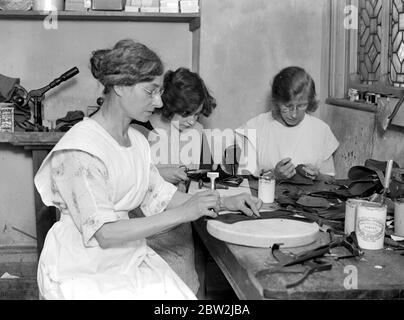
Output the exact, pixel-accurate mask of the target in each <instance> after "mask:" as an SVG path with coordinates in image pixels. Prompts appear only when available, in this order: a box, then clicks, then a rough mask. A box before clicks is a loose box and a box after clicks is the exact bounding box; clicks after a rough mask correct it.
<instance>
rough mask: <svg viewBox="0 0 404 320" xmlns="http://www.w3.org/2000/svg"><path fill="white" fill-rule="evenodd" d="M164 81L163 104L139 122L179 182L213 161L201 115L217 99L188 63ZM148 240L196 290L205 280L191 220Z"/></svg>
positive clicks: (164, 171) (165, 173)
mask: <svg viewBox="0 0 404 320" xmlns="http://www.w3.org/2000/svg"><path fill="white" fill-rule="evenodd" d="M163 87H164V93H163V94H162V96H161V99H162V101H163V107H162V108H159V109H156V110H155V111H154V113H153V115H152V116H151V117H150V120H149V122H147V123H141V122H138V121H133V123H134V124H135V125H134V127H135V128H136V129H138V130H139V131H141V132H142V133H143V134H144V135H145V136H146V137H147V138H148V140H149V143H150V145H151V150H152V157H153V155H154V157H153V160H154V163H155V164H156V167H157V169H158V170H159V172H160V175H161V176H162V177H163V178H164V179H165V180H166V181H169V182H171V183H173V184H179V183H180V182H182V181H185V180H187V175H186V173H185V168H188V169H197V168H200V167H202V168H203V167H205V168H206V167H209V166H210V165H211V157H210V152H209V148H208V145H207V143H206V140H204V136H203V131H202V130H203V127H202V125H201V124H200V123H199V122H198V119H199V117H200V115H204V116H205V117H208V116H209V115H210V114H211V112H212V110H213V109H214V108H215V107H216V102H215V100H214V98H213V97H212V96H211V95H210V94H209V92H208V89H207V88H206V85H205V83H204V81H203V80H202V79H201V77H200V76H199V75H198V74H197V73H195V72H192V71H190V70H189V69H186V68H178V69H177V70H175V71H171V70H169V71H167V72H166V73H165V75H164V85H163ZM204 141H205V144H203V142H204ZM202 146H203V147H202ZM202 149H203V151H204V152H203V151H202ZM184 150H186V151H187V152H183V151H184ZM179 186H180V187H181V186H182V184H179ZM147 244H148V245H149V246H150V247H151V248H152V249H154V250H155V251H156V252H157V253H158V254H159V255H160V256H162V257H163V258H164V259H165V260H166V261H167V263H168V264H169V265H170V267H171V268H172V269H173V270H174V271H175V272H176V273H177V274H178V275H179V276H180V277H181V279H182V280H183V281H184V282H185V283H186V284H187V285H188V286H189V287H190V288H191V289H192V291H193V292H194V293H195V294H196V293H197V291H198V287H199V281H198V276H197V273H196V269H195V257H194V256H195V252H194V251H195V250H194V245H193V237H192V228H191V225H190V224H189V223H188V224H182V225H179V226H176V227H175V228H174V229H172V230H168V231H167V232H164V233H162V234H158V235H155V236H152V237H149V238H148V239H147Z"/></svg>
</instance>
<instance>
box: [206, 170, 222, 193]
mask: <svg viewBox="0 0 404 320" xmlns="http://www.w3.org/2000/svg"><path fill="white" fill-rule="evenodd" d="M207 176H208V178H209V179H210V188H211V189H212V190H215V189H216V183H215V180H216V179H217V178H219V172H208V173H207Z"/></svg>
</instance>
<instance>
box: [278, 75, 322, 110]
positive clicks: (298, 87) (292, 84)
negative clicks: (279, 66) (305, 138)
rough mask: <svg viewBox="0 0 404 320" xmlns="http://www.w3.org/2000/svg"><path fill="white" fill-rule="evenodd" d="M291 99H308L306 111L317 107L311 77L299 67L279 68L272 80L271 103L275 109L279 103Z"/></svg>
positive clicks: (314, 87) (314, 88) (284, 102)
mask: <svg viewBox="0 0 404 320" xmlns="http://www.w3.org/2000/svg"><path fill="white" fill-rule="evenodd" d="M291 101H308V107H307V109H306V112H307V113H313V112H315V111H316V110H317V108H318V101H317V99H316V86H315V84H314V81H313V79H312V77H311V76H310V75H309V74H308V73H307V72H306V71H305V70H304V69H303V68H300V67H287V68H285V69H283V70H281V71H280V72H279V73H278V74H277V75H276V76H275V77H274V80H273V82H272V103H273V105H274V107H275V110H277V109H279V105H280V104H286V103H288V102H291Z"/></svg>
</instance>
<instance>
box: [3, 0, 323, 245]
mask: <svg viewBox="0 0 404 320" xmlns="http://www.w3.org/2000/svg"><path fill="white" fill-rule="evenodd" d="M326 4H327V1H324V0H283V1H279V0H254V1H251V0H237V1H235V0H220V1H212V0H202V9H201V10H202V21H201V25H202V26H201V51H200V73H201V75H202V77H203V78H204V79H205V81H206V83H207V85H208V87H209V88H210V89H211V91H212V93H213V95H214V96H215V97H216V99H217V101H218V107H217V109H216V110H215V112H214V113H213V114H212V116H211V117H210V118H208V119H205V121H204V122H205V125H206V126H207V127H211V128H212V127H217V128H222V129H223V128H235V127H237V126H238V125H240V124H242V123H243V122H245V121H246V120H248V119H249V118H251V117H253V116H255V115H257V114H259V113H261V112H264V111H266V107H267V102H266V99H267V95H268V93H269V85H270V81H271V79H272V77H273V76H274V75H275V74H276V73H277V72H278V71H279V70H280V69H282V68H283V67H286V66H289V65H299V66H302V67H304V68H305V69H306V70H307V71H308V72H309V73H311V75H312V76H313V78H314V80H315V81H316V84H317V88H318V91H319V96H321V97H322V96H323V95H324V94H323V92H322V90H321V89H322V88H323V87H324V84H326V83H327V82H328V79H326V78H325V77H324V67H323V65H324V61H325V60H324V59H325V58H324V56H325V55H324V43H325V40H324V21H325V17H326V16H327V14H328V11H327V6H326ZM161 26H164V28H161ZM128 36H132V37H136V38H137V39H138V40H140V41H143V42H145V43H146V44H149V45H150V46H151V47H152V48H154V49H156V51H158V52H159V53H160V55H161V57H163V58H164V60H165V61H166V63H167V65H169V66H173V67H175V66H179V65H185V66H190V65H191V33H190V32H189V31H188V25H182V24H181V25H177V24H164V25H160V24H159V25H156V24H149V23H133V22H108V23H103V22H74V23H73V22H67V21H61V22H59V30H58V31H57V32H55V31H48V30H44V29H43V28H42V25H41V24H40V22H39V21H16V22H10V21H1V20H0V43H1V46H2V49H3V50H0V73H3V74H6V75H9V76H16V77H17V76H19V77H21V78H22V81H21V82H22V85H23V86H25V87H27V88H29V89H31V88H32V89H33V88H38V87H40V86H42V85H46V84H48V82H50V81H51V80H53V79H54V78H55V77H57V76H59V75H60V74H61V73H63V72H64V71H66V70H67V69H69V68H70V67H72V66H74V65H77V66H78V67H79V69H80V71H81V73H80V75H79V76H77V77H75V79H74V80H72V82H70V83H66V84H65V85H64V86H63V87H62V86H61V87H60V89H62V88H63V91H62V90H58V89H56V90H54V91H53V92H52V93H50V94H49V95H48V98H47V101H46V105H47V107H46V110H45V117H48V118H51V119H56V118H57V117H59V116H61V115H64V113H65V112H66V110H67V109H72V108H71V107H73V108H74V109H76V108H78V107H83V108H85V107H86V106H87V105H90V104H94V101H95V99H96V97H97V96H98V94H99V92H100V91H101V88H100V87H99V86H98V85H97V84H96V82H95V81H94V80H93V79H92V77H91V76H90V72H89V69H88V58H89V54H90V52H91V50H94V49H97V48H103V47H105V46H109V45H112V44H113V43H114V42H115V41H116V40H118V39H121V38H124V37H128ZM167 39H169V41H167ZM4 48H8V49H7V50H4ZM10 48H11V49H10ZM173 48H175V49H173ZM10 52H11V53H12V54H10ZM27 53H28V54H27ZM0 153H1V155H2V156H1V157H0V176H1V177H2V176H3V175H5V170H11V168H15V166H14V165H13V164H12V163H11V164H10V162H14V161H15V162H14V163H17V162H18V163H20V164H21V166H20V168H22V169H21V174H18V178H19V179H21V180H20V181H27V183H26V184H23V185H22V184H21V183H17V182H14V183H13V182H11V183H10V185H8V186H7V187H5V186H4V183H1V185H2V186H3V187H2V188H4V189H0V199H2V200H3V199H10V197H11V194H12V193H13V192H16V190H21V192H22V193H23V194H24V195H26V196H25V197H21V198H18V199H28V198H29V200H27V201H25V200H24V201H25V202H23V201H15V202H14V201H13V202H11V201H2V203H3V206H2V207H0V208H1V210H2V211H1V212H0V245H1V244H2V242H3V243H4V242H6V243H8V242H13V243H15V242H18V241H22V240H21V239H20V238H17V235H15V236H14V234H13V236H14V237H12V238H6V237H5V235H4V233H3V232H2V230H3V228H4V225H5V224H6V217H9V216H8V215H7V214H6V213H7V212H9V211H13V212H14V217H15V218H13V219H14V220H12V221H8V220H7V224H11V223H12V224H17V223H16V222H15V221H17V222H19V221H24V223H26V224H24V228H25V231H27V232H29V233H31V234H35V226H34V223H33V221H34V209H33V199H32V198H33V186H32V174H31V172H30V169H29V166H32V164H31V163H30V159H29V156H28V155H27V154H25V153H21V151H18V152H17V153H16V150H10V149H5V148H4V146H1V145H0ZM30 197H31V198H30ZM17 216H18V217H19V218H18V219H17ZM27 241H28V240H27Z"/></svg>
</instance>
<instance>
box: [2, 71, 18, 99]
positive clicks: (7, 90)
mask: <svg viewBox="0 0 404 320" xmlns="http://www.w3.org/2000/svg"><path fill="white" fill-rule="evenodd" d="M19 83H20V79H19V78H10V77H6V76H4V75H2V74H0V102H7V101H9V100H10V99H11V96H12V94H13V92H14V88H15V85H16V84H19Z"/></svg>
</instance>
